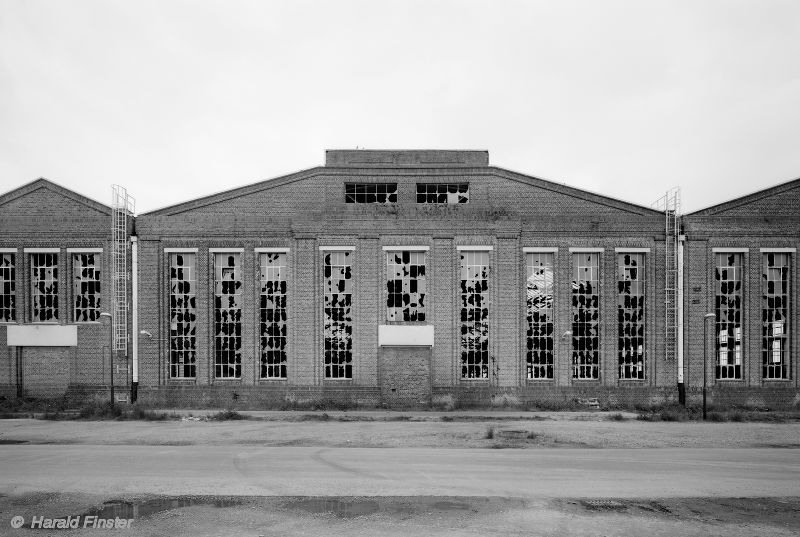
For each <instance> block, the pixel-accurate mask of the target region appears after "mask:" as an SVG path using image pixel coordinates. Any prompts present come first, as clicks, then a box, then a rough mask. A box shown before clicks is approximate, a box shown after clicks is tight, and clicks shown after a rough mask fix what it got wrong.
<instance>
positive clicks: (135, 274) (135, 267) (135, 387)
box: [131, 237, 139, 403]
mask: <svg viewBox="0 0 800 537" xmlns="http://www.w3.org/2000/svg"><path fill="white" fill-rule="evenodd" d="M138 253H139V239H138V238H137V237H131V288H132V289H131V295H132V296H131V301H132V302H133V308H132V309H133V311H132V314H133V315H132V320H131V323H132V325H133V326H132V330H131V331H132V332H133V381H132V382H131V403H135V402H136V396H137V392H138V391H139V255H138Z"/></svg>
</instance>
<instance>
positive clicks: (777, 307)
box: [761, 252, 791, 379]
mask: <svg viewBox="0 0 800 537" xmlns="http://www.w3.org/2000/svg"><path fill="white" fill-rule="evenodd" d="M761 266H762V272H761V291H762V298H761V303H762V320H761V323H762V324H761V338H762V346H761V349H762V351H761V352H762V375H763V377H764V378H765V379H782V378H789V377H788V362H789V348H788V346H789V328H790V323H789V296H790V294H789V276H790V274H791V266H790V255H789V254H788V253H777V252H767V253H764V254H762V259H761Z"/></svg>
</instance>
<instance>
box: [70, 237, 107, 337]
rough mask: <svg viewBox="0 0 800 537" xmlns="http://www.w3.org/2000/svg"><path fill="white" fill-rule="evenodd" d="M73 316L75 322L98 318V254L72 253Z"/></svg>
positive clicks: (96, 319)
mask: <svg viewBox="0 0 800 537" xmlns="http://www.w3.org/2000/svg"><path fill="white" fill-rule="evenodd" d="M72 290H73V292H72V299H73V300H74V308H73V316H74V317H73V318H74V320H75V322H76V323H85V322H89V321H99V320H100V256H99V254H94V253H85V254H83V253H77V254H72Z"/></svg>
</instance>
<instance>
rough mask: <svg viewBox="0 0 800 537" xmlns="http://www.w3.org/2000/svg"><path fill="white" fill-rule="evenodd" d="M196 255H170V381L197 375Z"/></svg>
mask: <svg viewBox="0 0 800 537" xmlns="http://www.w3.org/2000/svg"><path fill="white" fill-rule="evenodd" d="M196 266H197V256H196V254H194V253H170V254H169V366H170V373H169V374H170V377H171V378H194V377H195V376H196V375H197V317H196V311H197V304H196V294H197V290H196V289H195V285H196V280H197V275H196V274H195V271H196Z"/></svg>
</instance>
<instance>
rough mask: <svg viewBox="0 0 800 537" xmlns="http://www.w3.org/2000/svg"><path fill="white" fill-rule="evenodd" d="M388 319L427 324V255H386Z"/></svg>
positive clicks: (398, 253) (419, 253) (405, 253)
mask: <svg viewBox="0 0 800 537" xmlns="http://www.w3.org/2000/svg"><path fill="white" fill-rule="evenodd" d="M386 275H387V277H386V288H387V299H386V320H387V321H408V322H414V321H418V322H422V321H425V292H426V283H427V282H426V278H425V252H412V251H408V250H404V251H391V252H386Z"/></svg>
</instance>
